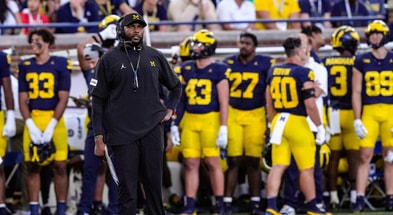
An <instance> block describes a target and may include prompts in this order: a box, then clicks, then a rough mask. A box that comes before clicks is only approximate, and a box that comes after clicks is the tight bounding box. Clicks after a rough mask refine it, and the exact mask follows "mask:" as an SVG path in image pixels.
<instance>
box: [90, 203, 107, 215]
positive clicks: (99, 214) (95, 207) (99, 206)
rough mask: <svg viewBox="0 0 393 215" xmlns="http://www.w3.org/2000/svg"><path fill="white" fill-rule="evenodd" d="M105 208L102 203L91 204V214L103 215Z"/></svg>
mask: <svg viewBox="0 0 393 215" xmlns="http://www.w3.org/2000/svg"><path fill="white" fill-rule="evenodd" d="M105 214H106V213H105V208H104V206H103V205H102V204H96V205H93V210H92V211H91V215H105Z"/></svg>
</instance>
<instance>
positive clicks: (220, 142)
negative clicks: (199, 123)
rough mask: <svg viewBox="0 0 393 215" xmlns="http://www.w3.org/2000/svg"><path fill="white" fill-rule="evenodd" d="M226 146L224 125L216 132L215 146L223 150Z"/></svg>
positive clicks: (226, 138)
mask: <svg viewBox="0 0 393 215" xmlns="http://www.w3.org/2000/svg"><path fill="white" fill-rule="evenodd" d="M227 144H228V128H227V126H226V125H221V126H220V129H219V131H218V135H217V140H216V146H217V147H219V148H222V149H225V148H226V147H227Z"/></svg>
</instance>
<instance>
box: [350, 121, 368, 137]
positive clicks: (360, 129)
mask: <svg viewBox="0 0 393 215" xmlns="http://www.w3.org/2000/svg"><path fill="white" fill-rule="evenodd" d="M353 124H354V126H355V132H356V136H357V137H358V138H359V139H363V138H364V137H366V134H367V133H368V131H367V129H366V127H364V125H363V122H362V120H360V119H355V121H354V122H353Z"/></svg>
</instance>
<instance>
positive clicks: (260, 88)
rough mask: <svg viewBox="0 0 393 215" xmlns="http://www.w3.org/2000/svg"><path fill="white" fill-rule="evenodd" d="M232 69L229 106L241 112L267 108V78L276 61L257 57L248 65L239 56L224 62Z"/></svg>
mask: <svg viewBox="0 0 393 215" xmlns="http://www.w3.org/2000/svg"><path fill="white" fill-rule="evenodd" d="M224 63H226V64H227V65H228V66H229V67H230V68H231V72H230V73H229V84H230V94H229V96H230V98H229V104H230V105H231V106H232V107H234V108H237V109H240V110H251V109H255V108H259V107H263V106H265V103H266V100H265V89H266V78H267V73H268V71H269V69H270V67H271V66H272V65H273V64H274V59H272V58H271V57H267V56H262V55H256V56H255V57H254V59H253V60H251V61H250V62H248V63H247V64H243V63H241V62H240V61H239V58H238V55H233V56H230V57H228V58H226V59H225V60H224Z"/></svg>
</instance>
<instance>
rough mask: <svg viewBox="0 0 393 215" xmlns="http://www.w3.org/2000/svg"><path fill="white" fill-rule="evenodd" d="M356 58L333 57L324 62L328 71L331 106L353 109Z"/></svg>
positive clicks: (325, 59)
mask: <svg viewBox="0 0 393 215" xmlns="http://www.w3.org/2000/svg"><path fill="white" fill-rule="evenodd" d="M354 62H355V56H348V57H341V56H331V57H326V58H324V59H323V60H322V64H323V65H324V66H325V67H326V69H327V71H328V90H329V97H328V98H329V106H330V107H332V108H335V109H352V68H353V64H354Z"/></svg>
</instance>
